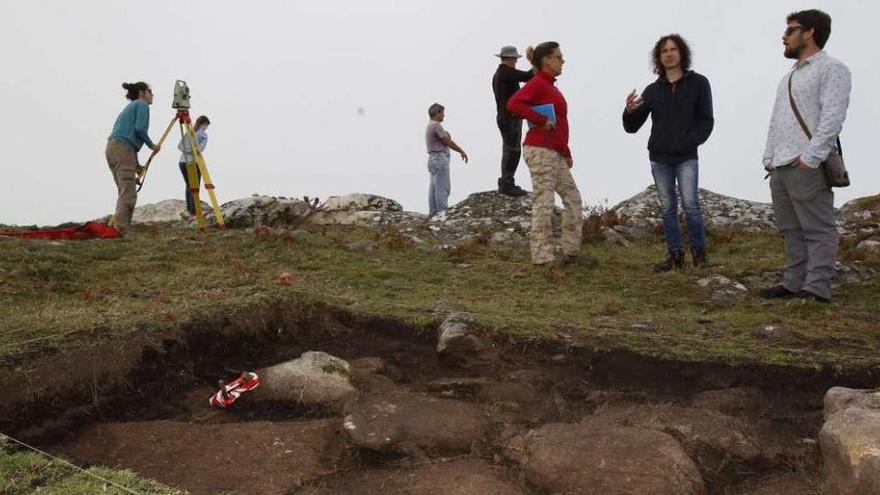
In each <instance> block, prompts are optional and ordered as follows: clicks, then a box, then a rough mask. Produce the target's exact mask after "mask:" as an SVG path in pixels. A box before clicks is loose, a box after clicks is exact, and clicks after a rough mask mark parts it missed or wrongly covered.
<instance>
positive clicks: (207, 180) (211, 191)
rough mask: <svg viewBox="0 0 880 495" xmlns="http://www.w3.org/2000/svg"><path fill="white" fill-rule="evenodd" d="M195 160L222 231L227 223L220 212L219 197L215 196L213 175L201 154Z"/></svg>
mask: <svg viewBox="0 0 880 495" xmlns="http://www.w3.org/2000/svg"><path fill="white" fill-rule="evenodd" d="M195 158H196V163H197V164H198V166H199V170H200V171H201V172H202V179H204V180H205V189H207V190H208V197H209V198H211V207H212V208H213V209H214V217H215V218H216V219H217V226H218V227H220V228H221V229H222V228H223V227H225V226H226V222H225V221H224V219H223V212H222V211H220V204H219V203H217V195H216V194H214V183H213V182H211V175H210V174H208V166H207V164H205V159H204V158H203V157H202V156H201V154H199V155H198V156H196V157H195Z"/></svg>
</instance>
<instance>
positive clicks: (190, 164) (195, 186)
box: [180, 122, 205, 230]
mask: <svg viewBox="0 0 880 495" xmlns="http://www.w3.org/2000/svg"><path fill="white" fill-rule="evenodd" d="M180 132H181V134H183V136H184V139H186V140H188V141H189V144H190V151H191V153H192V161H187V162H186V177H187V180H188V181H189V192H190V195H191V196H192V200H193V206H194V207H195V210H196V227H197V228H198V229H199V230H204V229H205V213H204V212H203V211H202V200H201V198H199V190H200V189H201V184H200V183H199V180H198V178H197V176H196V167H197V166H198V165H197V164H198V157H199V156H200V153H199V145H198V140H197V139H196V135H195V133H194V132H193V128H192V124H191V123H190V122H182V123H181V124H180ZM184 148H186V146H184Z"/></svg>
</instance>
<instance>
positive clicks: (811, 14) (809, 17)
mask: <svg viewBox="0 0 880 495" xmlns="http://www.w3.org/2000/svg"><path fill="white" fill-rule="evenodd" d="M791 21H797V22H798V23H800V25H801V26H803V27H804V29H805V30H807V31H809V30H810V29H812V30H813V39H814V40H816V44H817V45H819V48H825V43H827V42H828V38H830V37H831V16H830V15H828V14H826V13H825V12H822V11H821V10H817V9H810V10H801V11H798V12H792V13H791V14H788V17H787V18H786V19H785V22H791Z"/></svg>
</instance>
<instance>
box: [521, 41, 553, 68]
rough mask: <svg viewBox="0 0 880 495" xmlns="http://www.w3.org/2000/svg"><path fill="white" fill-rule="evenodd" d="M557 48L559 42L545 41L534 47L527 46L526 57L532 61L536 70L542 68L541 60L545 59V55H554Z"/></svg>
mask: <svg viewBox="0 0 880 495" xmlns="http://www.w3.org/2000/svg"><path fill="white" fill-rule="evenodd" d="M557 48H559V43H557V42H555V41H545V42H543V43H540V44H539V45H538V46H536V47H534V48H533V47H531V46H530V47H528V48H526V58H527V59H528V60H529V62H531V63H532V67H534V68H535V70H541V61H542V60H544V57H546V56H548V55H553V52H554V51H555V50H556V49H557Z"/></svg>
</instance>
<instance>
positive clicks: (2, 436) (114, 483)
mask: <svg viewBox="0 0 880 495" xmlns="http://www.w3.org/2000/svg"><path fill="white" fill-rule="evenodd" d="M0 438H5V439H7V440H11V441H13V442H15V443H17V444H19V445H21V446H22V447H25V448H27V449H30V450H32V451H34V452H36V453H37V454H40V455H42V456H44V457H46V458H48V459H51V460H53V461H55V462H58V463H60V464H62V465H64V466H67V467H70V468H73V469H74V470H75V471H79V472H81V473H83V474H85V475H87V476H91V477H92V478H95V479H97V480H99V481H103V482H104V483H107V484H108V485H113V486H115V487H116V488H119V489H120V490H122V491H124V492H127V493H130V494H132V495H145V494H143V493H140V492H136V491H134V490H132V489H131V488H128V487H125V486H123V485H120V484H119V483H117V482H115V481H113V480H109V479H107V478H104V477H103V476H100V475H98V474H95V473H92V472H90V471H88V470H86V469H83V468H81V467H79V466H77V465H76V464H73V463H70V462H68V461H65V460H64V459H61V458H60V457H55V456H54V455H52V454H50V453H48V452H45V451H42V450H40V449H38V448H36V447H33V446H31V445H28V444H26V443H24V442H22V441H21V440H17V439H15V438H12V437H10V436H9V435H7V434H5V433H0Z"/></svg>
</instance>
